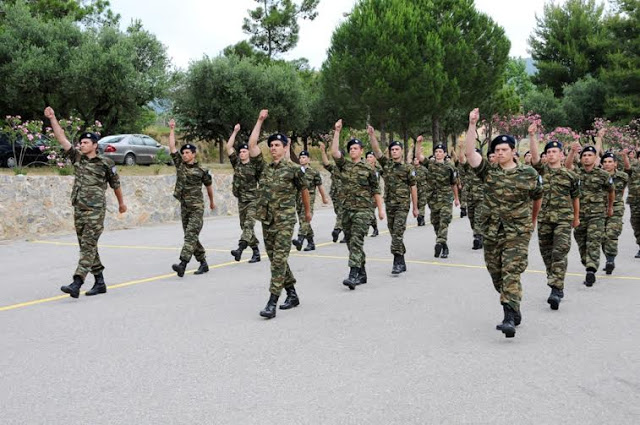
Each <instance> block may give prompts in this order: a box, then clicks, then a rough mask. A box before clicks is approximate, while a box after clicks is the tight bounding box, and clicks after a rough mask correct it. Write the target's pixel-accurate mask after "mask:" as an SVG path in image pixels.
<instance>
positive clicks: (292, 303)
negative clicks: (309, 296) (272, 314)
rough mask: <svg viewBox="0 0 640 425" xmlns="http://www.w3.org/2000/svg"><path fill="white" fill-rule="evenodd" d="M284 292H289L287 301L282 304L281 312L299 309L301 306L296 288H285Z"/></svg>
mask: <svg viewBox="0 0 640 425" xmlns="http://www.w3.org/2000/svg"><path fill="white" fill-rule="evenodd" d="M284 290H285V291H287V299H286V300H284V303H282V304H280V310H289V309H290V308H293V307H298V306H299V305H300V298H298V294H297V293H296V288H295V287H293V286H290V287H288V288H284Z"/></svg>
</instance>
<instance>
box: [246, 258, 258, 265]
mask: <svg viewBox="0 0 640 425" xmlns="http://www.w3.org/2000/svg"><path fill="white" fill-rule="evenodd" d="M259 261H260V257H258V258H251V259H250V260H249V261H247V263H251V264H253V263H257V262H259Z"/></svg>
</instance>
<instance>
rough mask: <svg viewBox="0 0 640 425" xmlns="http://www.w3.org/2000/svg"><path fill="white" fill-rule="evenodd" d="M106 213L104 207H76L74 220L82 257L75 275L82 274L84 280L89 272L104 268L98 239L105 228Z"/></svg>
mask: <svg viewBox="0 0 640 425" xmlns="http://www.w3.org/2000/svg"><path fill="white" fill-rule="evenodd" d="M104 214H105V210H104V209H95V210H90V211H82V210H80V209H78V208H75V209H74V211H73V221H74V225H75V227H76V235H77V236H78V245H79V246H80V259H79V261H78V267H77V268H76V271H75V273H74V275H77V276H80V277H81V278H82V280H84V278H85V277H86V276H87V274H89V272H91V274H94V275H95V274H100V273H102V271H103V270H104V266H103V265H102V262H101V261H100V255H99V254H98V239H99V238H100V235H101V234H102V231H103V230H104Z"/></svg>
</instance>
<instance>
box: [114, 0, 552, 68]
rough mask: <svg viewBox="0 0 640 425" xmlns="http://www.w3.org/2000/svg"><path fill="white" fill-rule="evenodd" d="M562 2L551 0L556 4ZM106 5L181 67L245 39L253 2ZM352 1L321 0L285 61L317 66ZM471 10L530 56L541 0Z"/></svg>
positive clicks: (489, 0)
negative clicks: (305, 61)
mask: <svg viewBox="0 0 640 425" xmlns="http://www.w3.org/2000/svg"><path fill="white" fill-rule="evenodd" d="M558 2H560V3H562V2H563V1H562V0H556V3H558ZM110 3H111V9H112V10H113V11H114V12H116V13H119V14H120V15H121V16H122V19H121V23H122V26H123V27H124V26H126V25H128V24H129V23H130V22H131V20H132V19H140V20H141V21H142V23H143V26H144V27H145V28H146V29H147V30H149V31H150V32H152V33H153V34H155V35H156V37H158V39H159V40H160V41H161V42H162V43H163V44H164V45H165V46H166V47H167V52H168V54H169V57H170V58H171V59H172V61H173V64H174V65H175V66H177V67H179V68H182V69H186V68H187V67H188V65H189V61H191V60H198V59H201V58H202V57H203V55H208V56H210V57H215V56H217V55H218V54H219V53H220V52H221V51H222V49H224V48H225V47H226V46H229V45H231V44H235V43H237V42H239V41H242V40H245V39H248V38H249V37H248V36H247V35H246V34H244V33H243V32H242V20H243V18H244V17H245V16H247V15H248V14H247V10H248V9H253V8H255V6H256V5H257V3H256V2H255V0H231V1H224V0H181V1H180V2H176V1H173V0H155V1H154V2H152V3H150V2H142V1H131V0H110ZM355 3H356V0H320V5H319V6H318V17H317V18H316V19H315V20H313V21H300V39H299V42H298V46H297V47H296V48H295V49H294V50H292V51H291V52H289V53H287V54H286V55H284V56H283V58H284V59H296V58H300V57H305V58H307V59H309V62H310V65H311V66H312V67H314V68H316V69H318V68H320V66H321V65H322V62H323V61H324V60H325V59H326V56H327V49H328V48H329V45H330V44H331V35H332V33H333V29H334V28H335V27H336V26H337V25H338V24H339V23H340V22H342V21H344V20H345V17H344V16H343V15H344V13H348V12H349V11H350V10H351V9H352V8H353V5H354V4H355ZM475 3H476V8H477V9H478V10H480V11H481V12H484V13H486V14H487V15H489V16H491V17H492V18H493V20H494V21H496V22H497V23H498V24H499V25H501V26H502V27H503V28H504V29H505V33H506V35H507V37H508V38H509V39H510V40H511V52H510V54H511V56H515V57H529V56H530V54H529V53H528V52H527V48H528V46H527V38H528V37H529V35H530V34H531V32H532V31H533V28H534V27H535V24H536V19H535V16H536V14H538V16H542V12H543V7H544V4H545V0H476V1H475Z"/></svg>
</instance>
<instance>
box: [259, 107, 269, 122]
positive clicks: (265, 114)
mask: <svg viewBox="0 0 640 425" xmlns="http://www.w3.org/2000/svg"><path fill="white" fill-rule="evenodd" d="M268 116H269V110H268V109H263V110H262V111H260V115H258V120H259V121H264V120H266V119H267V117H268Z"/></svg>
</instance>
